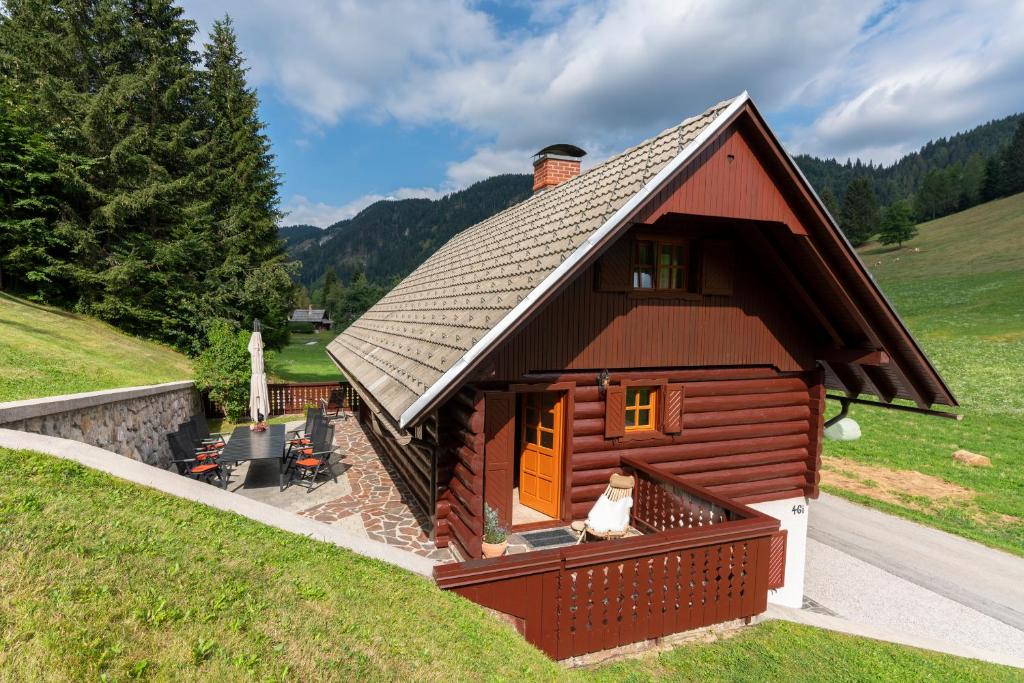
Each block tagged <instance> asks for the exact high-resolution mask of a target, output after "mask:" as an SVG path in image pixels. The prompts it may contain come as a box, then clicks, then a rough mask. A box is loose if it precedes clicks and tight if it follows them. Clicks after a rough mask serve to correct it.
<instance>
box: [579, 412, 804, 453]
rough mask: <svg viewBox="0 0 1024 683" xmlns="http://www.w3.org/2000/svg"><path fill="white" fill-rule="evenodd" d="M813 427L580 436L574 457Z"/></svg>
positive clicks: (799, 422) (783, 425)
mask: <svg viewBox="0 0 1024 683" xmlns="http://www.w3.org/2000/svg"><path fill="white" fill-rule="evenodd" d="M809 429H810V426H809V425H808V424H807V421H806V420H795V421H790V422H768V423H764V424H743V425H726V426H723V427H704V428H702V429H684V430H683V431H682V432H681V433H680V434H676V435H674V436H666V435H664V434H661V433H660V432H652V434H651V438H650V439H643V438H640V437H636V438H626V439H606V438H604V435H603V434H601V435H591V436H577V437H574V438H573V440H572V451H573V453H593V452H595V451H617V450H639V449H642V450H650V449H651V448H656V447H660V446H668V445H670V444H691V443H712V442H719V441H732V440H735V439H748V438H757V437H762V436H778V435H785V434H807V433H808V431H809Z"/></svg>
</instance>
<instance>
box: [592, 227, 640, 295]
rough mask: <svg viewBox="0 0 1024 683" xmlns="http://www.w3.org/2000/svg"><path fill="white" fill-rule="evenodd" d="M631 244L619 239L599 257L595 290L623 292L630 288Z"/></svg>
mask: <svg viewBox="0 0 1024 683" xmlns="http://www.w3.org/2000/svg"><path fill="white" fill-rule="evenodd" d="M632 247H633V242H632V240H629V239H621V240H619V241H618V242H616V243H615V244H613V245H612V246H611V247H609V248H608V250H607V251H606V252H605V253H604V254H603V255H602V256H601V258H600V260H599V261H598V262H597V263H598V266H597V288H598V290H600V291H603V292H624V291H626V290H627V289H630V288H631V287H632V284H633V283H632V280H633V260H632V256H633V255H632V253H631V250H632Z"/></svg>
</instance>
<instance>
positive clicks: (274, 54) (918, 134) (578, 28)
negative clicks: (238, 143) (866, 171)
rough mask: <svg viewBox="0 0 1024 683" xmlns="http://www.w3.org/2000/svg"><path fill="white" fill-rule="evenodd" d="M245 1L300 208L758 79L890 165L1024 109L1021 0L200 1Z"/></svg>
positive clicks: (202, 13) (315, 209)
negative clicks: (940, 138) (934, 140)
mask: <svg viewBox="0 0 1024 683" xmlns="http://www.w3.org/2000/svg"><path fill="white" fill-rule="evenodd" d="M183 5H184V6H185V8H186V10H187V12H188V14H189V16H191V17H192V18H194V19H196V21H197V22H198V23H199V26H200V30H201V31H203V32H205V31H206V30H208V28H209V26H210V24H211V23H212V21H213V20H214V19H216V18H218V17H220V16H223V15H224V14H225V13H228V14H230V15H231V16H232V18H233V19H234V21H235V24H236V30H237V31H238V34H239V40H240V42H241V45H242V48H243V50H244V51H245V53H246V57H247V59H248V63H249V65H250V67H251V71H250V81H251V83H252V84H253V85H254V86H255V87H256V88H257V89H258V91H259V94H260V97H261V100H262V115H263V118H264V120H265V121H266V122H267V127H268V131H269V134H270V136H271V139H272V140H273V144H274V152H275V153H276V155H277V161H278V168H279V170H280V171H281V173H282V175H283V185H282V188H281V196H282V206H283V208H284V209H285V210H286V211H287V212H288V216H286V218H285V219H284V221H283V223H285V224H291V223H300V222H304V223H311V224H315V225H320V226H322V227H323V226H326V225H328V224H330V223H332V222H334V221H336V220H338V219H340V218H345V217H349V216H351V215H353V214H354V213H355V212H357V211H358V210H359V209H361V208H363V207H365V206H366V205H367V204H369V203H371V202H373V201H375V200H377V199H380V198H383V197H396V198H404V197H434V196H439V195H441V194H444V193H446V192H450V191H452V190H455V189H459V188H461V187H465V186H466V185H468V184H470V183H472V182H475V181H477V180H481V179H483V178H486V177H489V176H490V175H493V174H495V173H503V172H523V173H525V172H529V171H530V168H531V167H530V156H531V155H532V153H533V152H535V151H536V150H537V149H539V148H540V147H542V146H545V145H547V144H550V143H554V142H570V143H573V144H577V145H580V146H581V147H583V148H584V149H587V150H588V151H589V155H588V156H587V158H586V163H595V162H598V161H601V160H602V159H604V158H606V157H608V156H609V155H611V154H614V153H616V152H618V151H620V150H622V149H623V148H625V147H627V146H629V145H631V144H634V143H636V142H638V141H640V140H642V139H644V138H646V137H649V136H650V135H653V134H655V133H657V132H659V131H660V130H662V129H664V128H666V127H668V126H670V125H673V124H674V123H677V122H678V121H680V120H681V119H683V118H685V117H686V116H689V115H692V114H695V113H698V112H700V111H702V110H704V109H705V108H707V107H708V106H710V105H712V104H714V103H716V102H718V101H721V100H723V99H726V98H729V97H732V96H734V95H736V94H738V93H739V92H741V91H743V90H748V91H749V92H750V93H751V95H752V97H753V98H754V101H755V102H756V103H757V104H758V106H759V107H760V108H761V110H762V111H763V112H764V113H765V115H766V116H767V118H768V120H769V123H770V124H771V125H772V126H773V127H774V128H775V130H776V132H777V133H778V134H779V135H780V136H781V138H782V139H783V141H784V143H785V144H786V145H787V147H788V148H789V149H790V151H792V152H794V153H798V152H809V153H813V154H818V155H822V156H836V157H839V158H841V159H845V158H846V157H861V158H863V159H873V160H875V161H876V162H882V163H888V162H891V161H893V160H895V159H896V158H898V157H899V156H900V155H902V154H904V153H906V152H908V151H911V150H913V149H915V148H916V147H918V146H919V145H920V144H922V143H923V142H925V141H927V140H929V139H932V138H934V137H937V136H941V135H948V134H950V133H953V132H956V131H959V130H964V129H966V128H970V127H972V126H974V125H977V124H979V123H982V122H984V121H987V120H990V119H993V118H998V117H1001V116H1005V115H1007V114H1010V113H1014V112H1017V111H1021V110H1024V0H1015V1H1007V0H1000V1H991V2H988V1H971V2H954V1H952V0H929V1H928V2H894V1H891V0H890V1H884V0H882V1H877V2H870V1H868V2H856V3H854V2H839V3H828V2H822V3H807V2H804V1H799V2H797V1H789V0H775V1H773V2H770V3H766V2H761V1H751V2H745V1H740V0H716V1H715V2H701V3H697V2H690V1H689V0H636V1H635V2H631V1H628V0H624V1H623V2H616V3H610V2H586V3H585V2H576V1H573V0H537V1H534V2H528V1H526V0H512V1H510V2H497V1H496V0H485V1H469V0H466V1H460V0H431V1H430V2H426V1H423V2H411V1H404V0H389V1H388V2H355V1H354V0H298V1H297V2H296V1H293V2H283V1H282V0H183Z"/></svg>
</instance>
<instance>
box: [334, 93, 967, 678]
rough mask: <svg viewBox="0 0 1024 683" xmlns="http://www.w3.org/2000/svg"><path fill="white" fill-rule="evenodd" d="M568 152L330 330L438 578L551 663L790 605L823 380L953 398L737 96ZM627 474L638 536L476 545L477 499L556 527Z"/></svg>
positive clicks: (853, 393)
mask: <svg viewBox="0 0 1024 683" xmlns="http://www.w3.org/2000/svg"><path fill="white" fill-rule="evenodd" d="M582 153H583V152H582V150H578V149H577V148H574V147H572V146H570V145H558V146H553V147H548V148H545V149H543V150H541V151H540V152H539V153H538V155H537V157H536V158H535V160H534V172H535V173H534V190H535V194H534V195H533V196H532V197H531V198H529V199H527V200H525V201H524V202H522V203H520V204H517V205H516V206H513V207H510V208H508V209H505V210H504V211H502V212H500V213H498V214H497V215H495V216H493V217H491V218H488V219H487V220H485V221H483V222H481V223H479V224H477V225H475V226H473V227H471V228H469V229H467V230H464V231H463V232H461V233H459V234H457V235H455V236H454V237H453V238H452V239H451V240H450V241H449V242H448V243H447V244H445V245H444V246H442V247H441V248H440V249H439V250H438V251H437V252H436V253H435V254H434V255H433V256H431V257H430V258H429V259H427V261H426V262H425V263H423V264H422V265H421V266H420V267H419V268H417V269H416V270H415V271H414V272H413V273H412V274H411V275H409V276H408V277H407V278H405V279H404V280H403V281H402V282H401V283H399V284H398V285H397V286H396V287H395V288H394V289H393V290H391V292H390V293H389V294H388V295H387V296H385V297H384V298H383V299H381V300H380V301H379V302H378V303H377V304H376V305H375V306H373V308H371V309H370V310H369V311H368V312H367V313H366V314H364V315H363V316H362V317H361V318H359V319H358V320H356V321H355V322H354V323H353V324H352V325H351V326H350V327H349V328H348V329H346V330H345V331H344V332H343V333H342V334H340V335H339V336H338V337H337V338H336V339H335V340H333V341H332V342H331V343H330V344H329V345H328V353H329V354H330V356H331V358H332V359H333V360H334V362H335V363H336V364H337V365H338V366H339V368H340V369H341V370H342V371H343V372H344V374H345V376H346V377H347V378H348V380H349V382H351V384H352V387H353V388H354V389H355V391H357V392H358V393H359V395H360V397H361V399H362V403H361V408H360V419H361V421H362V422H363V424H365V425H366V426H367V428H368V430H369V431H370V433H371V434H373V435H374V437H375V438H376V439H377V440H378V441H379V443H380V444H382V445H383V446H384V447H385V449H386V452H387V453H388V454H389V455H390V458H391V460H392V461H393V463H394V465H395V468H396V469H397V470H398V472H399V473H400V474H401V475H402V478H403V479H404V480H405V482H406V484H407V485H408V489H409V490H410V492H411V494H412V495H413V497H415V498H416V499H417V500H418V501H419V503H420V504H421V505H422V506H423V508H424V509H425V510H426V513H427V515H428V517H429V519H430V523H431V526H432V538H433V541H434V543H435V544H436V545H437V546H438V547H450V548H453V550H454V551H455V554H456V555H457V556H458V557H459V558H461V559H463V560H464V561H463V562H461V563H454V564H449V565H444V566H442V567H439V568H438V569H437V570H436V571H435V576H436V578H437V581H438V585H440V586H441V587H442V588H446V589H449V590H455V591H457V592H459V593H460V594H462V595H464V596H466V597H468V598H470V599H472V600H475V601H476V602H479V603H481V604H483V605H485V606H487V607H490V608H492V609H495V610H498V611H500V612H504V613H507V614H510V615H511V616H512V617H514V618H515V623H516V625H517V627H518V628H519V629H520V631H521V632H523V633H524V635H525V636H526V637H527V639H528V640H530V642H532V643H534V644H536V645H537V646H538V647H541V648H542V649H543V650H544V651H545V652H547V653H548V654H549V655H551V656H553V657H555V658H557V659H564V658H566V657H570V656H576V655H579V654H584V653H587V652H593V651H596V650H602V649H606V648H611V647H616V646H620V645H625V644H628V643H632V642H635V641H640V640H644V639H650V638H654V637H659V636H661V635H665V634H667V633H673V632H676V631H682V630H687V629H691V628H695V627H698V626H706V625H709V624H713V623H716V622H720V621H726V620H729V619H737V618H748V617H750V616H751V615H753V614H756V613H758V612H761V611H763V610H764V609H765V607H766V604H767V601H768V600H769V599H771V600H772V601H773V602H778V603H781V604H784V605H789V606H793V607H799V606H800V605H801V602H802V598H803V573H804V559H805V555H804V553H805V547H806V538H807V518H808V510H809V509H810V508H812V507H813V505H812V504H810V501H811V500H812V499H814V498H817V496H818V491H819V487H818V482H819V477H820V474H819V472H820V469H821V445H822V438H823V427H824V425H825V400H826V398H830V399H834V400H836V401H837V402H838V403H839V404H840V405H841V406H842V413H841V414H845V412H846V408H847V407H848V405H849V403H851V402H854V401H856V402H859V403H868V404H871V405H873V406H876V407H882V408H889V409H892V408H897V409H902V410H911V411H917V412H932V411H931V408H932V406H934V405H937V404H938V405H946V406H955V405H957V402H956V399H955V398H954V397H953V395H952V394H951V393H950V391H949V389H948V388H947V386H946V384H945V382H944V381H943V379H942V378H941V377H940V376H939V374H938V372H936V370H935V368H934V367H933V366H932V364H931V362H930V361H929V359H928V358H927V357H926V356H925V354H924V352H923V351H922V349H921V348H920V347H919V346H918V345H917V343H916V342H915V341H914V339H913V337H912V336H911V335H910V333H909V331H908V330H907V328H906V327H905V326H904V324H903V323H902V321H901V320H900V318H899V317H898V316H897V315H896V312H895V310H893V308H892V306H891V305H890V303H889V302H888V300H887V299H886V298H885V296H884V295H883V294H882V292H881V291H880V290H879V288H878V286H877V285H876V284H875V282H874V280H872V278H871V276H870V274H869V273H868V271H867V269H866V268H865V267H864V264H863V263H862V262H861V261H860V259H859V257H858V256H857V253H856V252H855V251H854V250H853V248H852V247H851V246H850V243H849V242H848V241H846V239H845V238H844V237H843V234H842V233H841V232H840V230H839V228H838V227H837V226H836V224H835V222H834V221H833V219H832V217H831V216H830V215H829V214H828V212H827V210H826V209H825V208H824V206H823V205H822V203H821V201H820V200H819V198H818V197H817V195H816V194H815V193H814V190H813V189H812V188H811V187H810V185H809V184H808V183H807V180H806V179H805V178H804V176H803V175H802V174H801V173H800V170H799V169H798V168H797V166H796V164H795V163H794V162H793V160H792V159H791V158H790V157H789V155H788V154H787V153H786V152H785V151H784V150H783V149H782V147H781V145H780V144H779V142H778V140H777V139H776V137H775V135H774V134H773V133H772V132H771V130H770V129H769V128H768V126H767V124H766V122H765V120H764V118H763V117H762V116H761V114H760V113H759V112H758V110H757V108H756V107H755V106H754V104H753V102H751V100H750V99H749V97H747V95H746V94H745V93H744V94H743V95H741V96H740V97H738V98H736V99H734V100H731V101H727V102H723V103H721V104H719V105H717V106H715V107H712V108H711V109H709V110H707V111H706V112H704V113H703V114H701V115H699V116H695V117H692V118H689V119H686V120H685V121H683V122H682V123H680V124H679V125H678V126H675V127H673V128H670V129H668V130H666V131H664V132H663V133H661V134H660V135H658V136H656V137H654V138H652V139H650V140H648V141H646V142H643V143H641V144H639V145H637V146H636V147H633V148H632V149H629V150H626V151H625V152H623V153H622V154H619V155H617V156H614V157H612V158H610V159H608V160H607V161H605V162H604V163H602V164H600V165H597V166H594V167H593V168H591V169H589V170H588V171H586V172H585V173H582V174H581V173H580V160H579V157H580V156H582ZM829 390H832V391H834V392H835V393H834V394H828V395H827V396H826V392H827V391H829ZM862 394H867V395H870V396H871V397H873V398H871V399H863V398H859V397H860V395H862ZM896 399H903V400H908V401H912V402H914V403H915V404H916V406H917V407H916V408H909V407H906V406H903V405H893V401H894V400H896ZM622 474H628V475H631V476H632V477H633V478H634V479H635V491H634V493H633V507H632V517H631V525H632V527H634V528H635V529H636V530H637V531H638V532H641V533H642V535H640V536H636V537H630V538H624V539H619V540H609V541H604V542H600V543H587V544H582V545H575V546H568V547H559V548H543V547H541V546H543V545H544V544H545V543H546V541H544V540H543V539H541V538H540V537H539V536H538V537H536V538H537V539H538V540H537V544H536V545H532V546H531V548H539V549H536V550H531V551H530V552H526V553H522V554H517V555H510V556H508V557H501V558H498V559H492V560H482V559H477V558H480V557H481V555H482V552H483V550H484V549H483V547H482V542H483V540H484V525H485V515H484V512H485V505H486V506H489V507H490V508H492V509H493V510H495V511H496V513H497V517H498V519H499V520H500V522H501V523H503V524H504V525H506V526H508V527H510V528H511V529H512V530H513V531H517V532H520V533H521V532H528V531H532V530H536V529H545V528H548V529H552V530H553V531H549V533H550V534H551V536H552V537H555V536H557V534H558V533H564V532H559V531H558V529H559V528H564V527H566V526H567V525H569V524H570V522H572V521H574V520H583V519H584V518H586V517H587V516H588V513H589V512H590V510H591V508H592V507H593V506H594V505H595V502H596V501H597V500H598V499H599V497H601V496H602V495H603V492H605V490H606V487H608V486H609V482H610V479H611V477H612V475H622ZM524 537H525V536H524Z"/></svg>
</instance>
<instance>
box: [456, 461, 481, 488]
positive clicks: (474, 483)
mask: <svg viewBox="0 0 1024 683" xmlns="http://www.w3.org/2000/svg"><path fill="white" fill-rule="evenodd" d="M453 481H458V482H459V483H460V484H462V486H463V488H465V489H467V490H469V491H475V490H476V489H477V488H478V487H479V486H480V477H478V476H477V475H475V474H473V473H472V472H470V471H469V470H468V469H466V468H465V467H464V466H463V465H462V463H459V464H458V465H456V466H455V467H454V468H453V469H452V477H451V479H449V480H448V486H449V488H450V487H451V485H452V482H453Z"/></svg>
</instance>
